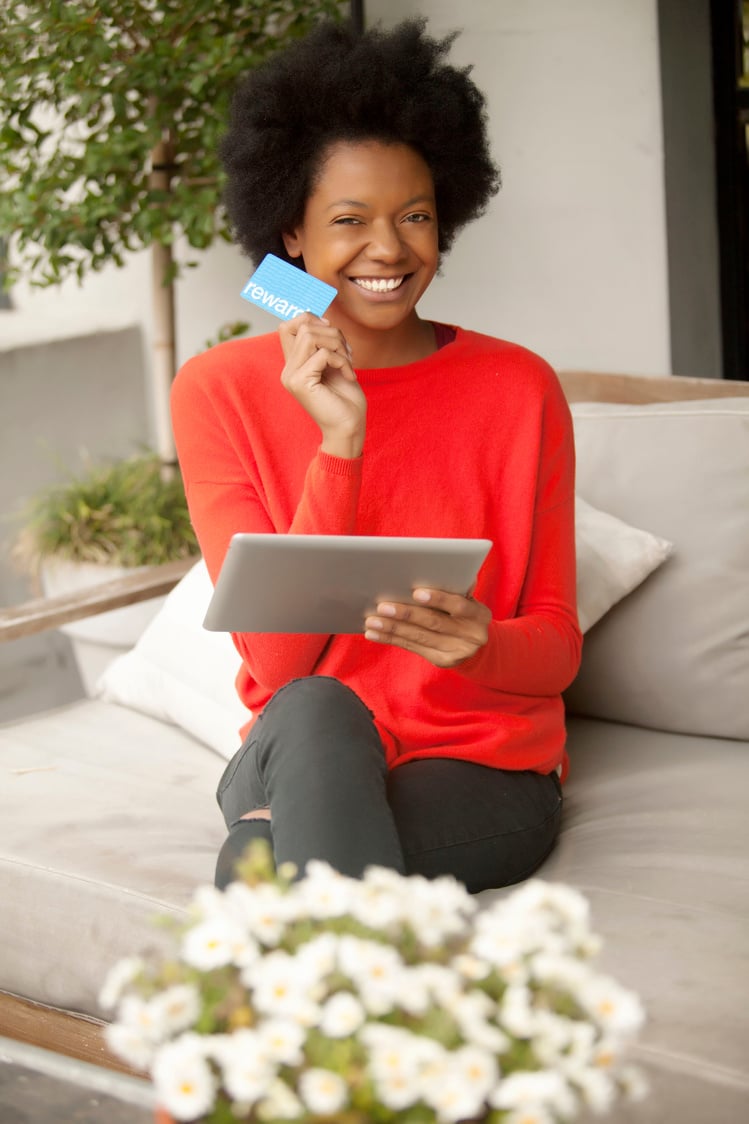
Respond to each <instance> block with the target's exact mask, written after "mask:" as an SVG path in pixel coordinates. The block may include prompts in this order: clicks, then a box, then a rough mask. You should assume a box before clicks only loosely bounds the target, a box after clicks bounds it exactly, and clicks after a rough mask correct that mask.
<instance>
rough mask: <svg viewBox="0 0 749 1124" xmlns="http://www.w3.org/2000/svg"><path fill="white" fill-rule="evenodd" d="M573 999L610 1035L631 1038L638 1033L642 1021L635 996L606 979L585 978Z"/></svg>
mask: <svg viewBox="0 0 749 1124" xmlns="http://www.w3.org/2000/svg"><path fill="white" fill-rule="evenodd" d="M575 998H576V999H577V1001H578V1003H579V1004H580V1006H581V1007H582V1008H583V1010H585V1011H587V1012H588V1013H589V1014H590V1015H592V1017H593V1018H594V1019H595V1020H596V1022H597V1023H598V1025H599V1026H600V1027H601V1028H602V1029H603V1030H605V1031H606V1032H607V1033H609V1034H621V1035H624V1036H626V1037H630V1036H631V1035H634V1034H635V1033H636V1032H637V1031H638V1030H640V1028H641V1027H642V1024H643V1023H644V1021H645V1012H644V1011H643V1008H642V1004H641V1003H640V1000H639V998H638V996H637V995H635V994H634V992H632V991H627V990H626V988H623V987H621V986H620V985H619V984H618V983H617V982H616V981H615V980H612V979H611V978H610V977H608V976H594V977H592V978H590V979H588V980H587V981H586V982H585V983H584V984H583V985H582V986H581V987H580V988H579V989H578V990H577V992H576V994H575Z"/></svg>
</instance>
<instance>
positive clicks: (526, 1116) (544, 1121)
mask: <svg viewBox="0 0 749 1124" xmlns="http://www.w3.org/2000/svg"><path fill="white" fill-rule="evenodd" d="M502 1124H555V1118H554V1117H553V1116H552V1115H551V1113H550V1112H547V1111H546V1109H545V1108H540V1107H538V1106H535V1107H534V1106H532V1105H524V1106H523V1108H516V1109H515V1110H514V1111H513V1112H509V1113H508V1114H507V1116H505V1117H503V1122H502Z"/></svg>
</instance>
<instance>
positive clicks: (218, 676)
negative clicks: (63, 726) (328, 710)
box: [96, 497, 671, 760]
mask: <svg viewBox="0 0 749 1124" xmlns="http://www.w3.org/2000/svg"><path fill="white" fill-rule="evenodd" d="M575 537H576V545H577V596H578V613H579V616H580V627H581V628H582V630H583V632H585V631H586V630H587V629H588V628H590V627H591V626H592V625H594V624H595V623H596V621H598V620H600V618H601V617H602V616H603V615H604V613H606V612H608V610H609V609H610V608H611V607H612V605H615V604H616V602H617V601H620V600H621V599H622V598H623V597H625V596H626V595H627V594H628V593H630V592H631V591H632V590H633V589H634V588H635V586H637V585H639V584H640V583H641V582H642V581H644V580H645V578H646V577H647V576H648V574H650V573H651V572H652V571H653V570H655V569H656V567H658V566H660V565H661V563H662V562H664V561H665V559H666V558H667V557H668V555H669V554H670V552H671V543H669V542H666V541H665V539H660V538H657V537H656V536H655V535H651V534H650V533H649V532H647V531H640V530H637V529H636V528H635V527H630V526H629V525H628V524H627V523H623V522H622V520H621V519H616V518H615V517H614V516H613V515H606V514H605V513H604V512H602V511H597V510H596V508H594V507H591V506H590V504H588V503H586V502H585V500H582V499H580V498H579V497H578V499H577V503H576V509H575ZM212 592H213V587H212V585H211V581H210V578H209V577H208V571H207V570H206V567H205V563H204V562H203V561H202V560H201V561H200V562H198V563H196V564H195V566H193V568H192V569H191V570H190V571H189V572H188V573H187V574H186V575H185V576H184V578H183V579H182V580H181V581H180V582H179V584H178V585H177V586H175V588H174V589H173V590H172V592H171V593H170V594H169V596H168V597H167V598H166V600H165V602H164V605H163V608H162V609H161V610H160V611H159V613H158V614H157V615H156V616H155V617H154V619H153V620H152V621H151V623H150V625H149V626H148V627H147V628H146V630H145V632H144V633H143V634H142V636H141V637H140V639H139V640H138V643H137V644H136V645H135V647H134V648H132V649H131V650H130V651H129V652H126V653H125V655H124V656H120V657H119V659H116V660H115V661H114V662H113V663H111V664H110V665H109V667H108V668H107V670H106V671H105V672H104V674H103V675H102V677H101V678H100V679H99V682H98V683H97V687H96V693H97V695H98V696H99V697H100V698H102V699H106V700H107V701H109V702H115V703H119V704H120V706H128V707H131V708H132V709H133V710H138V711H141V713H143V714H148V715H150V716H151V717H153V718H159V719H161V721H163V722H171V723H173V724H174V725H175V726H180V727H181V728H182V729H183V730H186V731H187V733H189V734H191V735H192V736H193V737H194V738H197V739H198V741H201V742H204V743H205V745H207V746H210V748H211V749H213V750H215V751H216V753H218V754H220V755H221V756H222V757H224V758H226V759H227V760H228V759H229V758H230V757H231V756H232V754H233V753H234V752H235V751H236V750H237V749H238V747H239V741H240V739H239V730H240V728H241V727H242V726H244V725H245V724H246V723H247V722H248V721H249V719H250V711H249V710H247V708H246V707H245V706H244V705H243V704H242V703H241V702H240V700H239V697H238V696H237V693H236V690H235V687H234V681H235V679H236V676H237V672H238V671H239V668H240V664H241V660H240V657H239V653H238V652H237V650H236V648H235V647H234V645H233V643H232V641H231V637H230V636H229V634H228V633H225V632H207V631H206V630H205V629H204V628H203V618H204V616H205V613H206V609H207V608H208V602H209V600H210V598H211V594H212Z"/></svg>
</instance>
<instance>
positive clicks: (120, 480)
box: [16, 453, 198, 566]
mask: <svg viewBox="0 0 749 1124" xmlns="http://www.w3.org/2000/svg"><path fill="white" fill-rule="evenodd" d="M24 514H25V526H24V529H23V531H22V532H21V535H20V536H19V540H18V546H17V549H16V556H17V557H19V558H20V559H22V560H24V561H26V562H27V563H31V564H32V565H36V564H38V563H39V562H40V561H41V560H42V559H44V558H48V557H51V556H52V555H56V556H57V557H61V558H68V559H73V560H75V561H78V562H99V563H110V564H114V565H119V566H149V565H158V564H160V563H162V562H169V561H172V560H173V559H176V558H189V557H191V556H192V555H197V554H198V544H197V540H196V538H195V532H194V531H193V529H192V525H191V523H190V516H189V514H188V511H187V503H186V501H185V492H184V488H183V486H182V479H181V477H180V476H179V474H178V473H172V474H171V475H170V476H169V477H165V474H164V470H163V468H162V466H161V461H160V460H159V458H158V456H156V454H154V453H147V454H142V455H139V456H134V457H130V458H129V459H127V460H123V461H118V462H115V463H113V464H111V465H103V466H102V465H97V466H93V467H92V468H91V469H90V470H89V471H88V472H86V473H85V474H81V475H79V476H77V477H75V478H73V479H71V480H69V481H66V482H64V483H61V484H57V485H53V486H52V487H50V488H47V489H45V490H44V491H42V492H40V493H39V494H38V495H37V496H35V497H34V498H33V499H32V500H31V501H30V503H29V506H28V510H27V512H25V513H24Z"/></svg>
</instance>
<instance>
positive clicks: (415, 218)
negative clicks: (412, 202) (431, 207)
mask: <svg viewBox="0 0 749 1124" xmlns="http://www.w3.org/2000/svg"><path fill="white" fill-rule="evenodd" d="M431 217H432V216H431V215H427V214H424V212H423V211H417V212H415V213H414V214H413V215H406V218H405V220H404V221H405V222H429V220H430V219H431Z"/></svg>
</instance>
